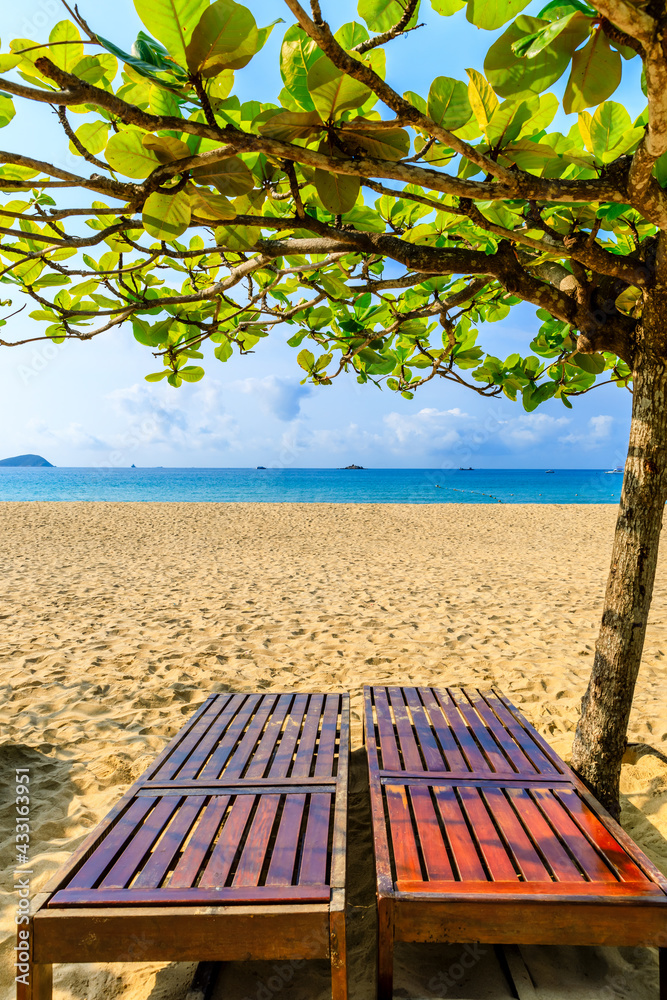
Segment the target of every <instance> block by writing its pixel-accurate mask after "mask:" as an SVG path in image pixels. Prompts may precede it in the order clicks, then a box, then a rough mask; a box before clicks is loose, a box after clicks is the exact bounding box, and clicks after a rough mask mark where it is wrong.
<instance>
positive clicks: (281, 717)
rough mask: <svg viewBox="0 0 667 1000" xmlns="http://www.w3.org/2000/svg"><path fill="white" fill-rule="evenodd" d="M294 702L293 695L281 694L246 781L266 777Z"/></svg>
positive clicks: (253, 755) (248, 769) (245, 777)
mask: <svg viewBox="0 0 667 1000" xmlns="http://www.w3.org/2000/svg"><path fill="white" fill-rule="evenodd" d="M292 701H293V696H292V695H291V694H281V696H280V698H279V699H278V704H277V705H276V709H275V711H274V713H273V714H272V716H271V718H270V719H269V722H268V724H267V727H266V729H265V730H264V734H263V736H262V738H261V740H260V741H259V744H258V745H257V747H256V749H255V751H254V752H253V754H252V758H251V760H250V763H249V764H248V766H247V768H246V770H245V773H244V774H243V777H244V779H246V780H249V779H252V778H263V777H264V772H265V771H266V769H267V767H268V765H269V761H270V760H271V758H272V757H273V754H274V751H275V749H276V743H277V742H278V739H279V738H280V733H281V731H282V727H283V723H284V721H285V717H286V716H287V713H288V711H289V708H290V705H291V703H292Z"/></svg>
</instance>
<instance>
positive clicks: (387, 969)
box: [378, 896, 394, 1000]
mask: <svg viewBox="0 0 667 1000" xmlns="http://www.w3.org/2000/svg"><path fill="white" fill-rule="evenodd" d="M393 993H394V905H393V900H391V899H387V897H386V896H379V897H378V1000H392V996H393Z"/></svg>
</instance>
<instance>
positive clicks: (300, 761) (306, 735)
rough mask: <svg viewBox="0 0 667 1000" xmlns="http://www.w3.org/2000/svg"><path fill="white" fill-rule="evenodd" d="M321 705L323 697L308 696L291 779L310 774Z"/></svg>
mask: <svg viewBox="0 0 667 1000" xmlns="http://www.w3.org/2000/svg"><path fill="white" fill-rule="evenodd" d="M323 704H324V695H321V694H313V695H311V696H310V702H309V703H308V710H307V712H306V721H305V722H304V724H303V729H302V731H301V739H300V740H299V745H298V747H297V749H296V757H295V759H294V767H293V768H292V774H291V776H292V777H293V778H306V777H308V775H309V774H310V771H311V767H312V764H313V757H314V755H315V743H316V742H317V735H318V733H319V731H320V716H321V713H322V705H323Z"/></svg>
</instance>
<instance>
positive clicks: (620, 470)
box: [605, 465, 625, 476]
mask: <svg viewBox="0 0 667 1000" xmlns="http://www.w3.org/2000/svg"><path fill="white" fill-rule="evenodd" d="M624 471H625V470H624V469H623V466H622V465H617V466H616V468H615V469H607V471H606V472H605V476H622V475H623V472H624Z"/></svg>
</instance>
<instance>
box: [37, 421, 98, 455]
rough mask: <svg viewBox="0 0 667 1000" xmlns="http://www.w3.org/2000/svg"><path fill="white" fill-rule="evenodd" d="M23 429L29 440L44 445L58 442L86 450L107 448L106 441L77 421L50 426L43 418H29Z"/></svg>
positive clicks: (47, 445)
mask: <svg viewBox="0 0 667 1000" xmlns="http://www.w3.org/2000/svg"><path fill="white" fill-rule="evenodd" d="M25 430H26V433H27V434H28V435H29V437H30V440H31V441H34V440H35V439H37V440H38V441H39V440H41V441H42V442H44V444H45V445H46V447H49V446H51V445H54V444H58V445H64V446H66V447H72V448H77V449H83V450H87V451H104V450H106V449H107V448H108V444H107V442H106V441H104V440H103V439H102V438H99V437H97V436H96V435H95V434H90V433H89V431H87V430H86V428H85V427H83V426H82V425H81V424H77V423H70V424H68V425H67V426H66V427H60V428H52V427H49V426H48V424H47V423H46V422H45V421H43V420H29V421H28V422H27V424H26V428H25Z"/></svg>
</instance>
